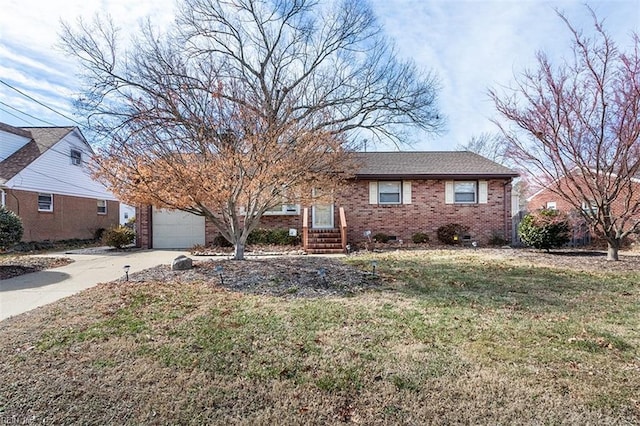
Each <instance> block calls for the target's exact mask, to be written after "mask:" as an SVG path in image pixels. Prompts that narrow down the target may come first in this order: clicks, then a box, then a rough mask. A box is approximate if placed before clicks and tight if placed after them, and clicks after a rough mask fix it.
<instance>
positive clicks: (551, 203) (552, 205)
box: [546, 201, 558, 210]
mask: <svg viewBox="0 0 640 426" xmlns="http://www.w3.org/2000/svg"><path fill="white" fill-rule="evenodd" d="M546 208H547V210H558V205H557V203H556V202H555V201H547V207H546Z"/></svg>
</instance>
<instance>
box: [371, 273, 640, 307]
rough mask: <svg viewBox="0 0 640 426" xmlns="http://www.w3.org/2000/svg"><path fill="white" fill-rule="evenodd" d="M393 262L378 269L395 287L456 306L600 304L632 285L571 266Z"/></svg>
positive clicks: (398, 289)
mask: <svg viewBox="0 0 640 426" xmlns="http://www.w3.org/2000/svg"><path fill="white" fill-rule="evenodd" d="M381 263H382V262H381ZM393 263H394V264H395V265H394V267H391V268H390V267H388V266H387V267H385V266H384V264H383V265H381V266H382V268H381V272H382V273H384V274H385V275H386V276H387V277H392V278H394V279H396V280H398V281H400V282H401V285H400V286H394V288H395V289H396V290H397V291H400V292H402V293H405V294H407V295H411V296H419V297H422V296H424V297H427V298H429V299H430V300H436V301H438V302H445V303H447V304H455V305H468V304H470V303H471V304H474V305H483V306H486V307H493V308H509V309H527V310H534V311H535V310H544V311H548V310H566V309H568V308H571V307H572V306H575V305H577V304H578V303H587V304H589V302H588V299H590V298H591V297H594V298H596V299H598V300H595V299H594V300H593V302H592V303H599V304H600V303H602V302H604V301H606V300H609V299H610V297H609V296H603V294H605V293H609V294H610V295H614V294H616V293H622V294H623V295H627V294H630V292H631V291H632V290H633V289H632V288H631V287H632V286H631V282H630V281H631V280H627V281H629V284H628V285H625V284H624V283H622V282H621V281H622V280H619V281H615V280H614V279H613V278H603V277H601V276H594V275H591V274H588V273H582V272H575V271H567V272H565V271H559V270H552V269H547V268H539V267H526V266H525V267H523V266H506V265H498V264H495V265H477V264H470V263H464V262H459V263H446V262H432V261H425V262H424V263H420V264H416V263H415V262H407V264H406V265H403V263H404V262H402V261H394V262H393ZM634 292H635V291H634ZM599 299H604V300H603V301H602V302H601V301H600V300H599Z"/></svg>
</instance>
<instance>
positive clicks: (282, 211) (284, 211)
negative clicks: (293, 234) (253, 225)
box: [264, 204, 300, 216]
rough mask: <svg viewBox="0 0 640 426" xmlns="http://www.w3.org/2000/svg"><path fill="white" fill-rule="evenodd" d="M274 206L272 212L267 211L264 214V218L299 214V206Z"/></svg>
mask: <svg viewBox="0 0 640 426" xmlns="http://www.w3.org/2000/svg"><path fill="white" fill-rule="evenodd" d="M279 207H280V208H278V206H276V207H275V208H274V209H273V210H267V211H265V212H264V215H265V216H278V215H280V216H286V215H292V216H293V215H298V214H300V204H281V205H280V206H279Z"/></svg>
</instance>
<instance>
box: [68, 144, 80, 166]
mask: <svg viewBox="0 0 640 426" xmlns="http://www.w3.org/2000/svg"><path fill="white" fill-rule="evenodd" d="M74 154H77V155H74ZM69 157H71V164H72V165H74V166H81V165H82V151H80V150H79V149H74V148H71V153H70V154H69Z"/></svg>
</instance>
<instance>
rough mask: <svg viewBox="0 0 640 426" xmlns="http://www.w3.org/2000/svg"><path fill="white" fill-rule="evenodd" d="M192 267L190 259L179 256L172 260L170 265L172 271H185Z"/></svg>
mask: <svg viewBox="0 0 640 426" xmlns="http://www.w3.org/2000/svg"><path fill="white" fill-rule="evenodd" d="M192 267H193V261H192V260H191V258H189V257H187V256H185V255H181V256H178V257H176V258H175V259H173V263H171V270H172V271H186V270H187V269H191V268H192Z"/></svg>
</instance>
